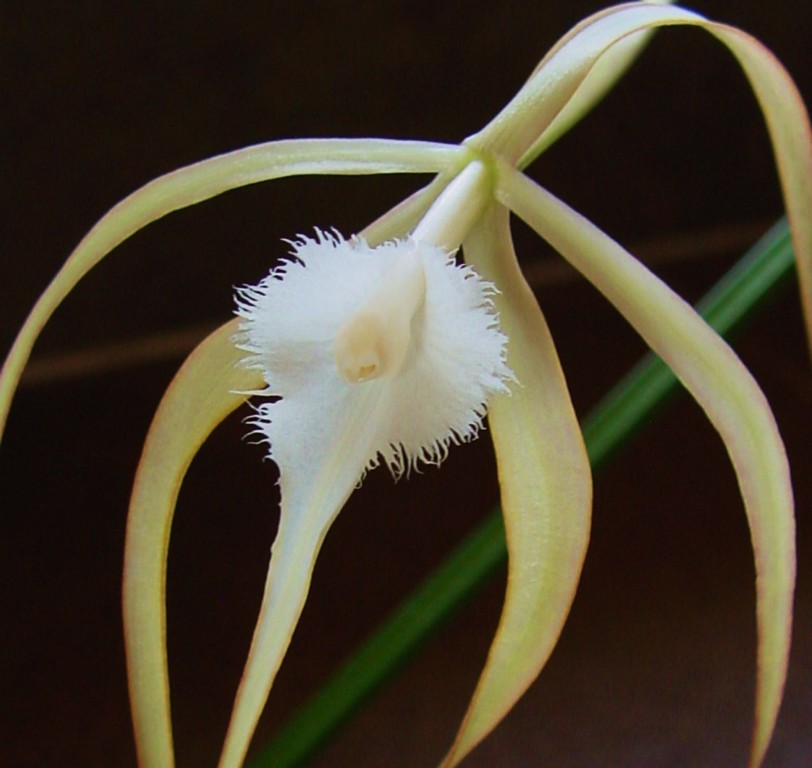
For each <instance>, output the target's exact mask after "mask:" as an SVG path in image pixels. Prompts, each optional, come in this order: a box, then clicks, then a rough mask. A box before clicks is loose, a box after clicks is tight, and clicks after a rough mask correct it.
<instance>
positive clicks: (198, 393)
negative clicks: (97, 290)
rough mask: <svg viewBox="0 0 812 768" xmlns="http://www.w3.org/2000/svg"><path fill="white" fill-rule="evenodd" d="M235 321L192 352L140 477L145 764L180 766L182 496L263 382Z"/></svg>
mask: <svg viewBox="0 0 812 768" xmlns="http://www.w3.org/2000/svg"><path fill="white" fill-rule="evenodd" d="M235 331H236V322H235V321H232V322H230V323H227V324H226V325H224V326H222V327H221V328H219V329H218V330H217V331H215V332H214V333H213V334H211V335H210V336H209V337H208V338H206V339H205V340H204V341H203V342H201V343H200V345H199V346H198V347H197V348H196V349H195V350H194V351H193V352H192V353H191V355H190V356H189V357H188V358H187V360H186V362H185V363H184V364H183V366H182V367H181V368H180V370H179V371H178V373H177V375H176V376H175V378H174V379H173V381H172V383H171V384H170V385H169V388H168V389H167V391H166V394H165V395H164V397H163V399H162V401H161V404H160V406H159V407H158V411H157V412H156V414H155V418H154V419H153V422H152V426H151V427H150V430H149V434H148V435H147V440H146V443H145V444H144V449H143V452H142V455H141V461H140V463H139V465H138V471H137V473H136V476H135V483H134V485H133V491H132V497H131V500H130V512H129V516H128V518H127V540H126V545H125V552H124V584H123V610H124V638H125V645H126V651H127V673H128V677H129V686H130V701H131V708H132V717H133V725H134V728H135V741H136V747H137V751H138V761H139V762H138V764H139V765H140V766H141V768H171V766H172V765H173V764H174V757H173V747H172V724H171V718H170V704H169V676H168V671H167V658H166V605H165V599H164V596H165V594H166V561H167V554H168V550H169V534H170V529H171V526H172V517H173V514H174V511H175V502H176V500H177V496H178V491H179V490H180V486H181V483H182V481H183V478H184V476H185V474H186V470H187V468H188V467H189V464H190V463H191V461H192V459H193V458H194V456H195V454H196V453H197V451H198V449H199V448H200V446H201V445H202V444H203V442H204V441H205V440H206V438H207V437H208V436H209V434H211V432H212V430H213V429H214V428H215V427H216V426H217V425H218V424H219V423H220V422H221V421H222V420H223V419H224V418H225V417H226V416H227V415H228V414H229V413H231V412H232V411H233V410H235V409H236V408H237V407H238V406H239V405H240V404H241V403H243V402H244V401H245V396H244V395H240V394H235V393H236V392H244V391H249V390H254V389H257V387H259V386H261V384H262V378H261V377H260V376H259V375H258V374H257V373H256V372H254V371H250V370H247V369H245V368H244V367H240V366H238V365H237V363H238V361H239V360H240V358H241V356H242V353H241V352H240V351H239V350H237V349H236V348H235V347H234V344H233V343H232V340H231V339H232V336H233V334H234V332H235Z"/></svg>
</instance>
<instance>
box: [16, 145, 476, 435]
mask: <svg viewBox="0 0 812 768" xmlns="http://www.w3.org/2000/svg"><path fill="white" fill-rule="evenodd" d="M462 152H464V150H461V149H460V148H459V147H455V146H448V145H445V144H434V143H431V142H419V141H394V140H385V139H300V140H292V141H276V142H269V143H267V144H259V145H257V146H252V147H246V148H245V149H239V150H236V151H234V152H229V153H227V154H225V155H218V156H217V157H212V158H209V159H208V160H203V161H201V162H199V163H195V164H193V165H189V166H187V167H185V168H180V169H179V170H177V171H173V172H172V173H168V174H166V175H165V176H161V177H160V178H158V179H155V180H154V181H151V182H149V184H146V185H145V186H143V187H141V189H139V190H137V191H135V192H133V193H132V194H131V195H129V196H128V197H126V198H125V199H124V200H122V201H121V202H120V203H118V204H117V205H116V206H114V207H113V208H112V209H111V210H110V211H109V212H108V213H107V214H106V215H105V216H104V217H103V218H102V219H100V220H99V222H98V223H97V224H96V225H95V226H94V227H93V229H91V230H90V232H88V233H87V235H85V237H84V239H83V240H82V241H81V242H80V243H79V245H78V246H77V247H76V249H75V250H74V251H73V253H72V254H71V255H70V257H69V258H68V260H67V261H66V262H65V264H64V266H63V267H62V269H60V271H59V272H58V273H57V275H56V277H55V278H54V279H53V281H52V282H51V284H50V285H49V286H48V288H47V289H46V290H45V291H44V293H43V294H42V295H41V296H40V298H39V300H38V301H37V303H36V305H35V306H34V309H33V310H32V311H31V313H30V314H29V316H28V318H27V320H26V321H25V324H24V325H23V327H22V329H21V330H20V333H19V334H18V335H17V338H16V340H15V342H14V346H13V347H12V348H11V351H10V352H9V355H8V357H7V359H6V361H5V363H4V365H3V370H2V373H0V432H2V428H3V425H4V424H5V420H6V416H7V414H8V409H9V407H10V404H11V398H12V397H13V395H14V391H15V389H16V387H17V382H18V381H19V378H20V375H21V373H22V370H23V368H24V367H25V364H26V362H27V360H28V357H29V355H30V353H31V348H32V347H33V345H34V342H35V341H36V339H37V337H38V336H39V334H40V331H41V330H42V328H43V327H44V325H45V323H47V322H48V319H49V318H50V316H51V315H52V314H53V312H54V310H55V309H56V308H57V307H58V306H59V304H60V303H61V302H62V300H63V299H64V298H65V297H66V296H67V295H68V294H69V293H70V292H71V290H73V288H74V286H75V285H76V284H77V283H78V282H79V280H81V278H82V277H83V276H84V275H85V274H86V273H87V272H88V271H89V270H90V269H92V268H93V267H94V266H95V265H96V264H98V262H99V261H101V259H103V258H104V257H105V256H106V255H107V254H108V253H109V252H110V251H112V250H113V249H114V248H115V247H116V246H117V245H120V244H121V243H122V242H124V240H126V239H127V238H128V237H130V235H132V234H134V233H135V232H137V231H138V230H139V229H141V228H143V227H145V226H147V224H150V223H152V222H153V221H156V220H157V219H160V218H161V217H163V216H165V215H166V214H168V213H171V212H172V211H177V210H179V209H181V208H185V207H187V206H190V205H194V204H195V203H199V202H202V201H203V200H207V199H209V198H211V197H214V196H216V195H219V194H221V193H222V192H226V191H227V190H229V189H235V188H237V187H243V186H246V185H248V184H256V183H258V182H261V181H268V180H270V179H277V178H282V177H285V176H296V175H306V174H345V175H350V174H374V173H436V172H438V171H442V170H445V169H448V168H450V167H451V166H453V165H454V162H455V160H456V159H457V158H459V156H460V154H461V153H462Z"/></svg>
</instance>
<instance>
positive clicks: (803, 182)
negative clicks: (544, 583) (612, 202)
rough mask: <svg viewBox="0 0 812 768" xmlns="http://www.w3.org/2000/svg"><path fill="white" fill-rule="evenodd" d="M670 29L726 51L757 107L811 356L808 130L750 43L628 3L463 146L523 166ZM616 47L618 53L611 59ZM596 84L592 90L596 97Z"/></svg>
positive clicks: (559, 56)
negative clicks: (652, 34) (613, 70)
mask: <svg viewBox="0 0 812 768" xmlns="http://www.w3.org/2000/svg"><path fill="white" fill-rule="evenodd" d="M674 25H689V26H698V27H701V28H703V29H705V30H706V31H708V32H710V33H711V34H712V35H713V36H714V37H716V38H717V39H718V40H720V41H721V42H722V43H724V44H725V45H726V46H727V48H728V49H729V50H730V51H731V53H733V55H734V56H735V57H736V59H737V61H738V62H739V64H740V65H741V67H742V69H743V70H744V73H745V75H746V76H747V78H748V80H749V82H750V85H751V86H752V88H753V91H754V93H755V95H756V98H757V99H758V102H759V105H760V106H761V109H762V112H763V114H764V119H765V120H766V122H767V127H768V130H769V133H770V138H771V139H772V143H773V151H774V153H775V157H776V163H777V166H778V171H779V177H780V182H781V187H782V190H783V193H784V200H785V205H786V209H787V215H788V218H789V221H790V226H791V229H792V242H793V246H794V248H795V254H796V258H797V261H798V273H799V280H800V288H801V301H802V304H803V308H804V315H805V318H806V327H807V337H808V340H809V344H810V349H811V350H812V129H810V123H809V115H808V113H807V110H806V108H805V106H804V103H803V100H802V99H801V96H800V94H799V92H798V89H797V88H796V86H795V84H794V82H793V81H792V78H791V77H790V76H789V74H788V73H787V72H786V70H785V69H784V67H783V66H782V65H781V63H780V62H779V61H778V60H777V59H776V58H775V56H774V55H773V54H772V53H771V52H770V51H769V50H768V49H767V48H766V47H765V46H764V45H762V44H761V43H760V42H759V41H758V40H756V39H755V38H754V37H752V36H750V35H748V34H746V33H745V32H742V31H741V30H739V29H736V28H735V27H730V26H727V25H725V24H719V23H716V22H713V21H708V20H707V19H705V18H703V17H702V16H699V15H698V14H695V13H693V12H691V11H687V10H685V9H682V8H678V7H670V6H667V5H658V4H653V3H628V4H625V5H620V6H617V7H615V8H610V9H607V10H604V11H601V12H599V13H597V14H595V15H594V16H592V17H590V18H588V19H586V20H584V21H583V22H581V23H580V24H579V25H577V26H576V27H575V29H574V30H573V31H572V32H571V33H570V34H568V35H566V36H565V37H564V38H563V39H562V40H561V42H560V43H559V44H557V45H556V46H555V47H554V48H553V49H552V50H551V52H550V53H549V54H548V55H547V56H546V57H545V58H544V60H543V61H542V63H541V64H540V65H539V68H538V69H537V71H536V73H535V74H534V75H533V76H532V77H531V78H530V79H529V80H528V82H527V83H526V84H525V86H524V87H523V88H522V89H521V90H520V91H519V92H518V93H517V94H516V96H514V98H513V99H511V101H510V102H509V103H508V104H507V105H506V106H505V108H504V109H503V110H502V111H501V112H500V113H499V114H498V115H497V116H496V117H495V118H494V119H493V120H492V121H491V122H490V123H488V125H487V126H485V128H483V129H482V130H481V131H480V132H479V133H477V134H475V135H474V136H472V137H471V138H469V139H467V140H466V144H468V145H469V146H471V147H473V148H476V149H478V150H485V151H490V152H494V153H495V154H498V155H499V156H500V157H502V158H503V159H505V160H506V161H508V162H510V163H514V164H515V163H519V164H521V165H522V166H523V165H525V164H526V163H527V162H528V161H529V160H531V159H532V157H533V156H534V155H535V154H536V153H537V152H538V151H541V149H543V148H544V146H546V145H547V143H548V141H549V139H550V138H555V137H557V135H558V134H559V133H560V131H561V129H565V128H567V127H569V125H570V124H571V122H572V121H574V118H576V117H579V116H580V115H581V113H582V111H583V110H584V109H585V108H588V107H589V106H591V105H592V104H594V102H595V100H596V98H595V97H596V96H597V95H600V94H601V93H603V90H602V89H603V88H604V86H606V87H608V85H609V84H610V83H611V78H608V79H606V80H603V78H604V77H605V76H606V73H605V71H604V72H603V73H602V72H601V70H602V69H603V67H604V64H602V62H606V61H607V60H608V61H609V62H610V63H612V60H613V59H614V58H615V57H619V58H620V59H621V61H622V60H623V57H624V55H625V54H624V50H623V48H625V47H626V46H630V45H631V46H632V48H633V47H634V45H635V43H634V41H635V40H637V39H639V35H640V34H641V33H643V32H645V31H646V30H652V29H655V28H657V27H662V26H674ZM630 41H631V42H630ZM618 44H620V45H621V46H622V48H621V50H620V52H616V51H617V48H616V47H617V46H618ZM593 79H594V82H595V83H597V91H596V93H594V94H593V93H591V89H592V88H593V86H592V85H591V84H590V82H591V81H593Z"/></svg>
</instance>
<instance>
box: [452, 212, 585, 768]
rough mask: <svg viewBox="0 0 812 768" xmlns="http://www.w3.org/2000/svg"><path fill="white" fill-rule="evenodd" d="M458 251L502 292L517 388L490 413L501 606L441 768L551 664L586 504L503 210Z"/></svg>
mask: <svg viewBox="0 0 812 768" xmlns="http://www.w3.org/2000/svg"><path fill="white" fill-rule="evenodd" d="M463 250H464V253H465V257H466V260H467V261H468V263H470V264H471V265H472V266H474V268H475V269H476V270H477V271H478V273H479V274H480V275H482V276H483V277H484V278H485V279H487V280H489V281H492V282H493V283H494V284H495V285H496V286H497V287H498V289H499V291H500V293H499V294H498V295H496V296H495V297H494V303H495V305H496V309H497V311H498V312H499V318H500V326H501V328H502V329H503V331H504V332H505V333H506V334H507V336H508V339H509V343H508V364H509V366H510V367H511V368H512V370H513V372H514V373H515V375H516V378H517V380H518V383H517V384H515V385H514V386H513V387H512V389H511V393H510V394H508V395H497V396H495V397H494V398H493V399H492V401H491V403H490V406H489V410H488V421H489V425H490V430H491V434H492V437H493V443H494V448H495V451H496V460H497V464H498V469H499V484H500V489H501V497H502V510H503V515H504V519H505V532H506V537H507V547H508V584H507V592H506V595H505V603H504V607H503V610H502V616H501V619H500V621H499V627H498V629H497V631H496V635H495V637H494V640H493V643H492V645H491V649H490V652H489V654H488V660H487V663H486V666H485V669H484V670H483V672H482V675H481V677H480V680H479V683H478V685H477V689H476V691H475V693H474V696H473V699H472V701H471V704H470V706H469V708H468V712H467V714H466V716H465V720H464V722H463V724H462V726H461V728H460V731H459V733H458V735H457V738H456V740H455V742H454V745H453V746H452V748H451V750H450V751H449V753H448V755H447V756H446V758H445V760H444V761H443V763H442V765H443V767H444V768H450V766H454V765H457V763H459V761H460V760H462V758H463V757H464V756H465V755H466V754H467V753H468V752H469V751H470V750H471V749H473V748H474V747H475V746H476V745H477V744H478V743H479V742H480V741H481V740H482V739H483V738H484V737H485V736H486V735H487V734H488V733H489V732H490V731H491V730H492V729H493V727H494V726H495V725H496V724H497V723H498V722H499V721H500V720H501V719H502V718H503V717H504V716H505V714H507V712H508V711H509V710H510V708H511V707H512V706H513V704H514V703H515V702H516V701H517V699H518V698H519V697H520V696H521V695H522V694H523V693H524V691H525V690H526V689H527V687H528V686H529V685H530V684H531V683H532V682H533V680H535V678H536V676H537V675H538V674H539V672H540V671H541V669H542V667H543V666H544V664H545V663H546V661H547V659H548V658H549V655H550V653H551V652H552V649H553V647H554V646H555V643H556V641H557V639H558V636H559V634H560V632H561V629H562V627H563V625H564V621H565V619H566V617H567V614H568V613H569V609H570V605H571V604H572V600H573V598H574V596H575V590H576V587H577V585H578V580H579V577H580V574H581V567H582V564H583V559H584V556H585V554H586V547H587V542H588V539H589V528H590V511H591V504H592V480H591V471H590V468H589V460H588V458H587V455H586V449H585V447H584V442H583V437H582V435H581V430H580V427H579V426H578V421H577V419H576V417H575V413H574V411H573V407H572V402H571V400H570V396H569V392H568V390H567V386H566V382H565V380H564V375H563V372H562V371H561V366H560V364H559V361H558V356H557V354H556V351H555V347H554V345H553V341H552V338H551V336H550V332H549V329H548V327H547V323H546V321H545V320H544V317H543V315H542V313H541V310H540V309H539V306H538V303H537V302H536V300H535V297H534V296H533V293H532V291H531V290H530V287H529V286H528V285H527V283H526V281H525V279H524V277H523V276H522V273H521V271H520V269H519V265H518V263H517V261H516V256H515V254H514V251H513V244H512V242H511V238H510V232H509V229H508V212H507V210H506V209H504V208H502V207H501V206H496V205H493V206H491V209H490V210H489V212H488V213H487V214H486V215H485V217H483V219H482V220H481V221H480V222H479V223H478V224H477V225H476V226H475V227H474V229H473V230H472V231H471V233H470V235H469V237H468V238H467V239H466V240H465V242H464V243H463Z"/></svg>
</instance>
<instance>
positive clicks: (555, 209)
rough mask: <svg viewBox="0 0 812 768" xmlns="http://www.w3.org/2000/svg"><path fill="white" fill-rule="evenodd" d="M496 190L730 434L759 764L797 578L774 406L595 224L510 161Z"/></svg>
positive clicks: (718, 343) (781, 672)
mask: <svg viewBox="0 0 812 768" xmlns="http://www.w3.org/2000/svg"><path fill="white" fill-rule="evenodd" d="M497 196H498V198H499V199H500V200H501V201H502V202H503V203H504V204H505V205H507V206H509V207H510V208H511V209H512V210H513V211H515V212H516V213H517V214H518V215H519V216H521V218H523V219H524V220H525V221H526V222H527V223H528V224H529V225H530V226H531V227H533V229H535V230H536V231H537V232H538V233H539V234H540V235H541V236H542V237H543V238H545V239H546V240H547V241H548V242H549V243H550V244H551V245H552V246H553V247H554V248H555V249H556V250H558V251H559V253H561V254H562V255H563V256H564V257H565V258H566V259H567V260H568V261H569V262H570V263H571V264H572V265H573V266H574V267H575V268H576V269H578V270H579V271H580V272H582V273H583V274H584V275H585V276H586V277H587V279H588V280H590V281H591V282H592V283H593V284H594V285H595V286H596V287H597V288H598V289H599V290H600V291H601V292H602V293H604V294H605V295H606V297H607V298H608V299H609V300H610V301H611V302H612V304H614V305H615V306H616V307H617V309H618V310H619V311H620V312H621V313H622V314H623V315H624V316H625V317H626V319H627V320H628V321H629V322H630V323H631V324H632V325H633V326H634V327H635V329H636V330H637V331H638V332H639V333H640V335H641V336H642V337H643V338H644V339H645V341H646V342H647V343H648V344H649V346H650V347H651V348H652V349H653V350H654V351H655V352H656V353H657V354H658V355H660V356H661V357H662V358H663V359H664V360H665V362H666V363H667V364H668V365H669V366H670V367H671V368H672V370H673V371H674V373H675V374H676V375H677V376H678V378H679V379H680V380H681V381H682V383H683V385H684V386H685V388H686V389H687V390H688V391H689V392H690V393H691V394H692V395H693V396H694V398H695V399H696V400H697V402H698V403H699V404H700V405H701V406H702V408H703V409H704V410H705V412H706V414H707V415H708V418H709V419H710V421H711V423H712V424H713V425H714V427H716V429H717V430H718V432H719V434H720V435H721V437H722V439H723V441H724V443H725V447H726V448H727V451H728V453H729V455H730V458H731V461H732V463H733V466H734V468H735V470H736V474H737V477H738V481H739V487H740V489H741V493H742V497H743V499H744V504H745V510H746V513H747V520H748V523H749V525H750V535H751V539H752V543H753V551H754V555H755V566H756V599H757V610H756V613H757V619H758V677H757V691H756V713H755V726H754V732H753V743H752V751H751V758H750V765H751V766H752V767H755V766H758V765H760V764H761V761H762V759H763V757H764V753H765V751H766V749H767V746H768V744H769V741H770V737H771V735H772V731H773V727H774V725H775V720H776V717H777V715H778V709H779V707H780V704H781V697H782V693H783V688H784V682H785V679H786V673H787V663H788V658H789V646H790V634H791V626H792V596H793V591H794V585H795V520H794V512H793V501H792V486H791V483H790V477H789V467H788V465H787V459H786V455H785V452H784V446H783V444H782V442H781V438H780V436H779V434H778V430H777V427H776V425H775V421H774V419H773V416H772V413H771V411H770V407H769V405H768V403H767V401H766V400H765V398H764V395H763V394H762V392H761V390H760V389H759V387H758V385H757V384H756V382H755V381H754V380H753V378H752V376H751V375H750V374H749V372H748V371H747V369H746V368H745V367H744V366H743V365H742V363H741V361H740V360H739V359H738V357H736V355H735V353H734V352H733V351H732V350H731V349H730V347H728V345H727V344H726V343H725V342H724V341H723V340H722V339H721V338H720V337H719V336H717V335H716V333H714V331H713V330H712V329H711V328H710V327H709V326H707V325H706V324H705V322H704V321H703V320H702V318H700V317H699V315H697V314H696V312H695V311H694V310H693V309H692V308H691V307H690V306H689V305H688V304H686V303H685V302H684V301H683V300H682V299H681V298H679V296H677V295H676V294H675V293H674V292H673V291H671V289H669V288H668V287H667V286H666V285H665V284H664V283H662V282H661V281H660V280H659V279H658V278H657V277H656V276H654V275H653V274H652V273H651V272H649V271H648V270H647V269H646V268H645V267H644V266H643V265H642V264H641V263H640V262H639V261H637V260H636V259H634V258H633V257H632V256H631V255H630V254H628V253H627V252H626V251H625V250H624V249H623V248H622V247H621V246H619V245H618V244H617V243H615V242H614V241H613V240H611V239H610V238H609V237H608V236H607V235H605V234H604V233H603V232H601V231H600V230H599V229H598V228H597V227H595V226H594V225H593V224H591V223H590V222H589V221H587V220H586V219H584V218H583V217H581V216H580V215H579V214H577V213H576V212H574V211H573V210H572V209H570V208H569V207H568V206H566V205H565V204H564V203H562V202H561V201H560V200H558V199H556V198H555V197H553V196H552V195H551V194H549V193H548V192H546V191H545V190H543V189H541V188H540V187H539V186H537V185H536V184H535V183H533V182H532V181H531V180H530V179H528V178H527V177H526V176H524V175H523V174H521V173H519V172H518V171H514V170H513V169H510V168H508V167H507V166H501V173H500V178H499V182H498V187H497Z"/></svg>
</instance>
